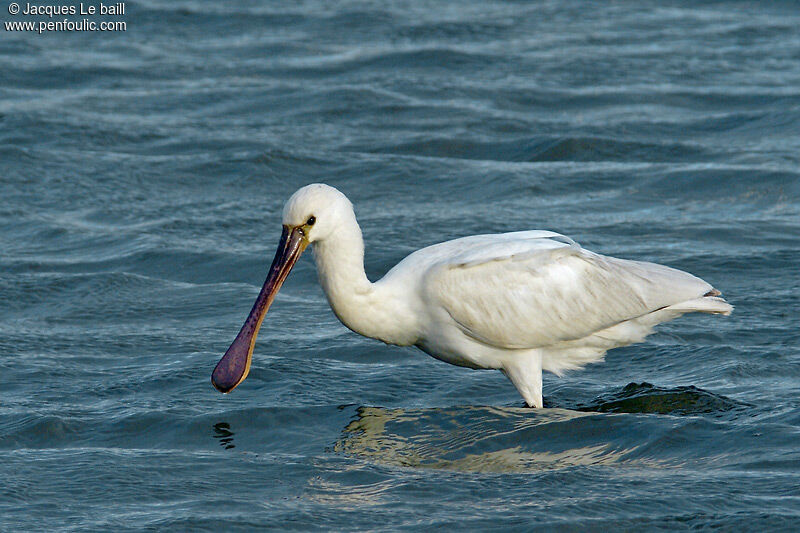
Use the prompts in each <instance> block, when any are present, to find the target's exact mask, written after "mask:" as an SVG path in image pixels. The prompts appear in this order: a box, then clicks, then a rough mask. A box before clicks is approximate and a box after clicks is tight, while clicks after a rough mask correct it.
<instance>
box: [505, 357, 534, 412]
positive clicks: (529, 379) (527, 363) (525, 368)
mask: <svg viewBox="0 0 800 533" xmlns="http://www.w3.org/2000/svg"><path fill="white" fill-rule="evenodd" d="M502 370H503V373H504V374H505V375H506V377H508V379H510V380H511V383H513V384H514V386H515V387H516V388H517V390H518V391H519V393H520V394H521V395H522V397H523V398H524V399H525V403H527V404H528V406H530V407H537V408H542V407H544V403H543V401H542V354H541V353H540V352H538V351H534V352H527V353H517V354H514V355H513V356H512V358H509V361H506V362H505V363H504V364H503V368H502Z"/></svg>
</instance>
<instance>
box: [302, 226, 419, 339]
mask: <svg viewBox="0 0 800 533" xmlns="http://www.w3.org/2000/svg"><path fill="white" fill-rule="evenodd" d="M313 246H314V259H315V262H316V264H317V273H318V275H319V281H320V284H321V285H322V289H323V290H324V291H325V296H327V298H328V302H329V303H330V305H331V308H332V309H333V312H334V313H335V314H336V316H337V317H338V318H339V320H341V321H342V323H343V324H344V325H345V326H347V327H348V328H350V329H351V330H353V331H355V332H356V333H359V334H361V335H365V336H367V337H372V338H374V339H379V340H382V341H384V342H387V343H390V344H399V345H410V344H414V342H416V333H415V331H414V328H413V326H412V324H410V323H408V324H407V323H406V322H405V321H404V317H405V316H407V315H408V314H407V313H406V312H404V309H403V305H402V302H399V301H397V298H394V297H393V292H394V291H392V290H391V289H390V288H388V287H386V286H385V284H383V283H381V282H378V283H371V282H370V281H369V279H368V278H367V274H366V273H365V272H364V239H363V237H362V235H361V228H359V226H358V223H357V222H356V220H355V217H353V220H352V223H348V224H344V225H342V226H341V227H340V228H339V229H338V230H337V231H336V232H335V234H333V235H332V236H330V237H328V238H326V239H324V240H323V241H319V242H315V243H314V245H313Z"/></svg>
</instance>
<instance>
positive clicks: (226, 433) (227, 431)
mask: <svg viewBox="0 0 800 533" xmlns="http://www.w3.org/2000/svg"><path fill="white" fill-rule="evenodd" d="M233 435H234V433H233V431H231V425H230V424H228V423H227V422H218V423H216V424H214V438H215V439H217V440H218V441H219V445H220V446H222V447H223V448H225V449H226V450H230V449H231V448H235V447H236V445H235V444H234V443H233Z"/></svg>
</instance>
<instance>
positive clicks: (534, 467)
mask: <svg viewBox="0 0 800 533" xmlns="http://www.w3.org/2000/svg"><path fill="white" fill-rule="evenodd" d="M741 407H743V406H742V405H740V404H738V403H736V402H734V401H732V400H729V399H727V398H724V397H722V396H717V395H714V394H711V393H708V392H706V391H703V390H701V389H697V388H695V387H678V388H675V389H662V388H658V387H654V386H653V385H650V384H648V383H643V384H640V385H637V384H630V385H628V386H627V387H625V388H624V389H622V391H621V392H619V393H616V394H613V395H610V396H609V397H608V398H606V399H605V400H603V399H598V401H597V402H595V403H594V404H593V405H592V406H591V407H580V408H579V409H580V410H570V409H559V408H553V409H541V410H537V409H528V408H515V407H453V408H442V409H384V408H380V407H359V408H358V409H357V410H356V416H355V418H354V419H353V420H352V421H351V422H350V423H349V424H348V425H347V426H346V427H345V428H344V430H343V431H342V435H341V437H340V438H339V440H338V441H337V442H336V444H335V445H334V451H335V452H337V453H341V454H344V455H349V456H355V457H360V458H364V459H367V460H371V461H377V462H382V463H388V464H391V465H396V466H405V467H414V468H432V469H444V470H458V471H472V472H540V471H543V470H553V469H560V468H566V467H571V466H578V465H611V464H618V463H624V464H636V465H639V466H642V465H647V466H650V467H666V466H670V465H669V462H668V460H667V458H665V457H663V456H661V454H659V453H653V454H649V453H647V448H648V445H649V444H652V443H654V442H657V441H658V439H660V438H662V437H664V436H665V435H666V436H668V435H669V434H670V433H673V432H679V431H681V428H682V427H683V426H684V425H686V424H690V423H691V421H692V419H691V418H685V417H680V418H679V417H675V416H644V417H643V416H636V415H638V414H664V413H670V414H673V415H675V414H682V415H687V414H688V415H696V414H709V413H710V414H712V415H720V414H722V413H724V412H726V411H730V410H732V409H735V408H741ZM589 411H594V412H589Z"/></svg>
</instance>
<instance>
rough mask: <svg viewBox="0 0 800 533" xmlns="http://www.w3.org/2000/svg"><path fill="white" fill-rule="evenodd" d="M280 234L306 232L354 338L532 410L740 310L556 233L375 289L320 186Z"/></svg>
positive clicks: (501, 245) (477, 240)
mask: <svg viewBox="0 0 800 533" xmlns="http://www.w3.org/2000/svg"><path fill="white" fill-rule="evenodd" d="M312 217H313V219H314V223H312V224H311V225H308V224H307V222H308V221H309V220H311V218H312ZM283 224H284V228H285V229H284V231H291V230H292V228H305V231H302V232H301V233H303V238H304V239H305V240H306V241H307V243H311V244H313V246H314V255H315V259H316V263H317V269H318V273H319V278H320V282H321V284H322V287H323V289H324V291H325V294H326V296H327V298H328V301H329V302H330V304H331V307H332V308H333V310H334V312H335V313H336V315H337V316H338V317H339V319H340V320H341V321H342V322H343V323H344V324H345V325H346V326H347V327H349V328H350V329H352V330H353V331H355V332H357V333H360V334H362V335H366V336H368V337H373V338H376V339H380V340H382V341H384V342H386V343H390V344H398V345H404V346H408V345H416V346H417V347H419V348H420V349H422V350H423V351H425V352H426V353H428V354H430V355H432V356H433V357H436V358H437V359H441V360H443V361H446V362H448V363H452V364H455V365H460V366H466V367H470V368H489V369H498V370H501V371H503V372H504V373H505V374H506V376H508V378H509V379H510V380H511V382H512V383H513V384H514V386H516V388H517V390H519V392H520V394H522V396H523V398H524V399H525V401H526V402H527V403H528V405H530V406H534V407H542V371H543V370H547V371H550V372H554V373H556V374H561V373H562V372H564V371H565V370H571V369H577V368H581V367H582V366H584V365H586V364H588V363H592V362H595V361H600V360H602V358H603V356H604V354H605V352H606V351H607V350H609V349H611V348H615V347H618V346H624V345H627V344H631V343H634V342H639V341H641V340H643V339H644V338H645V336H647V335H648V334H649V333H650V332H651V330H652V328H653V326H655V325H656V324H658V323H660V322H664V321H666V320H671V319H673V318H675V317H677V316H680V315H681V314H683V313H687V312H693V311H697V312H704V313H720V314H730V312H731V310H732V309H733V308H732V307H731V306H730V305H729V304H728V303H727V302H725V300H723V299H722V298H720V297H719V294H720V293H719V291H717V290H715V289H714V288H713V287H712V286H711V285H709V284H708V283H706V282H705V281H703V280H701V279H699V278H697V277H695V276H693V275H691V274H688V273H686V272H682V271H680V270H675V269H673V268H669V267H666V266H662V265H657V264H654V263H646V262H640V261H629V260H625V259H617V258H613V257H607V256H603V255H599V254H596V253H593V252H590V251H588V250H585V249H583V248H581V247H580V246H579V245H578V244H577V243H575V242H574V241H572V240H571V239H569V238H568V237H565V236H563V235H559V234H558V233H554V232H551V231H521V232H515V233H505V234H500V235H477V236H472V237H465V238H461V239H456V240H452V241H448V242H444V243H441V244H436V245H433V246H429V247H427V248H424V249H421V250H418V251H416V252H414V253H412V254H411V255H409V256H408V257H406V258H405V259H404V260H403V261H401V262H400V263H399V264H398V265H397V266H395V267H394V268H393V269H392V270H390V271H389V272H388V273H387V274H386V276H384V277H383V278H382V279H381V280H379V281H377V282H375V283H370V281H369V280H368V279H367V277H366V275H365V273H364V244H363V239H362V236H361V230H360V229H359V227H358V223H357V222H356V218H355V214H354V212H353V208H352V205H351V204H350V202H349V201H348V200H347V198H346V197H345V196H344V195H343V194H341V193H340V192H339V191H337V190H336V189H334V188H332V187H329V186H327V185H322V184H314V185H309V186H307V187H303V188H302V189H300V190H299V191H297V192H296V193H295V194H294V195H293V196H292V197H291V198H290V199H289V201H288V202H287V204H286V207H285V208H284V215H283ZM298 238H299V237H298ZM297 255H299V253H298V254H297ZM277 260H278V257H277V256H276V261H277ZM292 264H293V263H292ZM273 268H275V263H273ZM287 273H288V272H287ZM284 277H285V276H284ZM268 281H269V278H268ZM278 287H279V284H278ZM265 288H266V285H265ZM274 290H275V291H277V288H276V289H274ZM254 311H255V307H254ZM263 312H264V313H266V309H264V311H263ZM261 318H263V316H262V317H261ZM243 330H244V328H243ZM240 335H241V333H240ZM237 339H238V337H237ZM253 342H254V337H253ZM234 344H235V343H234ZM232 348H233V346H232ZM226 356H227V354H226ZM248 365H249V363H248ZM242 379H244V378H243V377H242ZM240 381H241V380H240ZM236 384H238V383H236ZM234 386H235V385H234ZM221 390H222V389H221Z"/></svg>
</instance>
